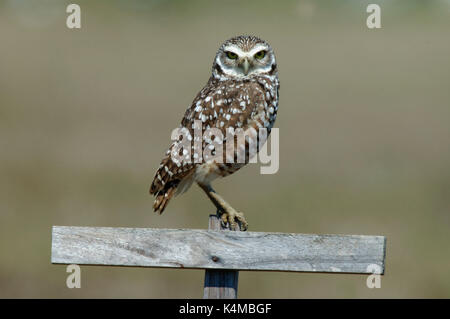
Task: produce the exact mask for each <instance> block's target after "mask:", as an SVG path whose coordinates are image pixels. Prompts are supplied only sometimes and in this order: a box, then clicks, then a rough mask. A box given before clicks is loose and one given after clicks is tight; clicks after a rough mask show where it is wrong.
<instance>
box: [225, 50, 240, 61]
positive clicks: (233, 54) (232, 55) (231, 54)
mask: <svg viewBox="0 0 450 319" xmlns="http://www.w3.org/2000/svg"><path fill="white" fill-rule="evenodd" d="M225 53H226V55H227V58H228V59H230V60H236V59H237V57H238V56H237V54H236V53H233V52H231V51H227V52H225Z"/></svg>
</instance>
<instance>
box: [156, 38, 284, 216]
mask: <svg viewBox="0 0 450 319" xmlns="http://www.w3.org/2000/svg"><path fill="white" fill-rule="evenodd" d="M278 90H279V81H278V71H277V64H276V61H275V55H274V53H273V50H272V48H271V47H270V45H269V44H268V43H267V42H265V41H263V40H261V39H259V38H257V37H254V36H239V37H235V38H232V39H229V40H227V41H226V42H225V43H223V44H222V46H221V47H220V48H219V50H218V52H217V54H216V57H215V59H214V63H213V67H212V75H211V77H210V79H209V81H208V83H207V84H206V86H205V87H204V88H203V89H202V90H201V91H200V92H199V93H198V94H197V96H196V97H195V99H194V101H193V102H192V104H191V106H190V107H189V108H188V109H187V110H186V113H185V115H184V117H183V119H182V121H181V124H180V129H184V130H186V132H187V131H188V132H189V134H188V138H189V139H192V146H191V154H190V156H189V154H188V152H186V151H185V150H184V151H183V152H182V154H180V155H182V157H183V160H180V158H178V156H176V157H174V153H173V150H174V149H175V150H178V147H179V146H180V145H179V143H181V141H180V140H176V141H174V142H173V143H172V144H171V146H170V147H169V150H168V151H167V152H166V155H165V157H164V159H163V160H162V162H161V165H160V166H159V168H158V170H157V172H156V174H155V178H154V180H153V183H152V185H151V187H150V193H151V194H154V195H155V196H156V199H155V203H154V210H155V211H158V212H160V213H162V212H163V211H164V209H165V208H166V206H167V203H168V202H169V200H170V199H171V198H172V196H173V195H174V194H180V193H182V192H184V191H186V190H187V189H188V188H189V187H190V185H191V184H192V183H193V182H197V183H198V184H199V185H200V186H205V187H210V183H211V181H212V180H214V179H215V178H217V177H224V176H227V175H230V174H232V173H234V172H236V171H237V170H238V169H240V168H241V167H243V166H244V165H245V164H246V163H248V161H249V159H250V157H251V154H249V152H248V144H249V142H250V140H251V139H254V140H255V141H256V139H258V137H257V136H250V137H249V139H250V140H248V141H245V145H246V150H245V156H246V157H245V161H244V162H243V163H236V158H237V156H238V154H237V150H238V148H239V147H242V143H241V145H240V144H239V143H235V144H236V145H233V147H234V148H233V150H232V152H231V154H232V156H231V157H233V158H229V157H230V156H228V157H227V154H226V152H225V150H224V152H223V157H221V158H220V159H221V160H218V157H216V158H213V157H211V156H210V158H208V157H207V156H206V158H205V156H204V154H203V153H208V154H211V151H212V154H214V152H215V151H216V150H215V148H214V147H212V146H211V142H212V141H214V142H215V143H217V144H220V145H222V144H227V145H226V147H228V144H229V143H228V142H229V141H227V131H228V130H238V129H242V130H244V131H246V130H248V129H249V128H254V129H255V130H256V131H258V130H259V129H260V128H266V129H267V131H268V133H270V129H271V128H272V126H273V124H274V121H275V119H276V116H277V111H278ZM196 123H199V124H200V125H201V130H202V132H205V131H207V130H211V131H214V130H218V131H215V132H216V133H218V132H220V133H222V136H223V138H222V139H219V138H218V136H215V135H219V134H215V135H214V134H211V136H196V135H195V134H194V133H195V128H196V127H195V125H196ZM197 129H200V127H197ZM199 139H201V141H199ZM194 142H197V143H198V144H197V145H201V147H200V149H198V147H197V149H196V148H195V145H194V144H195V143H194ZM235 142H237V141H235ZM264 142H265V139H264V138H262V139H261V136H260V137H259V140H258V143H256V144H257V145H258V146H260V145H262V144H263V143H264ZM217 144H215V145H217ZM205 151H208V152H205ZM185 154H186V155H185ZM184 156H185V157H184ZM205 191H206V190H205ZM213 202H214V200H213ZM218 208H223V207H218Z"/></svg>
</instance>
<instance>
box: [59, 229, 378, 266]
mask: <svg viewBox="0 0 450 319" xmlns="http://www.w3.org/2000/svg"><path fill="white" fill-rule="evenodd" d="M52 236H53V237H52V263H55V264H80V265H81V264H88V265H115V266H141V267H175V268H177V267H178V268H202V269H231V270H273V271H303V272H337V273H361V274H365V273H380V274H383V273H384V257H385V237H383V236H359V235H308V234H288V233H265V232H233V231H211V230H195V229H151V228H109V227H65V226H54V227H53V233H52ZM374 265H375V266H374Z"/></svg>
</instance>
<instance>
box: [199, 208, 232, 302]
mask: <svg viewBox="0 0 450 319" xmlns="http://www.w3.org/2000/svg"><path fill="white" fill-rule="evenodd" d="M208 229H209V230H228V228H224V227H222V224H221V222H220V219H219V216H218V215H209V227H208ZM238 279H239V271H235V270H213V269H211V270H209V269H207V270H206V271H205V284H204V289H203V299H236V298H237V290H238Z"/></svg>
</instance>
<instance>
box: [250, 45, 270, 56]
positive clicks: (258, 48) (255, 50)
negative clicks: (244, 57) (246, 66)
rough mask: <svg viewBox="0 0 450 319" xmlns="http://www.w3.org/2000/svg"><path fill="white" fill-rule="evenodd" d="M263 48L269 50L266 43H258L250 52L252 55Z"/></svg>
mask: <svg viewBox="0 0 450 319" xmlns="http://www.w3.org/2000/svg"><path fill="white" fill-rule="evenodd" d="M261 50H267V46H265V45H257V46H255V47H254V48H253V49H251V50H250V52H248V53H249V54H250V55H254V54H255V53H256V52H259V51H261Z"/></svg>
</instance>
